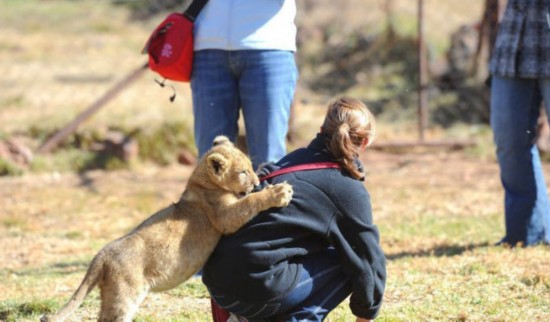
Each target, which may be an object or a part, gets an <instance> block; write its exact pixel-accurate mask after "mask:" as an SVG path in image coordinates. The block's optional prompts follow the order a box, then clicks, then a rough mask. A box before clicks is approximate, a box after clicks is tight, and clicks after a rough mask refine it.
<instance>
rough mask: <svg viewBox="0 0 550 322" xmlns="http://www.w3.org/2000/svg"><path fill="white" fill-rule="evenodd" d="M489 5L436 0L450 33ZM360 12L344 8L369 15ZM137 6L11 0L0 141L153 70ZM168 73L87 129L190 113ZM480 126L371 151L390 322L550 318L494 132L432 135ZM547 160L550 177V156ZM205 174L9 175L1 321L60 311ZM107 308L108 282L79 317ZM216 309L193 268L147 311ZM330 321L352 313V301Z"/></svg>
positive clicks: (187, 314) (152, 170) (308, 119)
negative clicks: (96, 267) (441, 143)
mask: <svg viewBox="0 0 550 322" xmlns="http://www.w3.org/2000/svg"><path fill="white" fill-rule="evenodd" d="M361 1H362V0H361ZM361 1H360V0H356V1H351V0H350V2H349V3H353V4H356V3H359V2H361ZM320 2H322V1H320ZM365 2H368V4H369V5H370V6H371V7H372V8H373V10H371V11H369V10H366V11H365V12H361V13H362V14H361V15H357V14H356V15H353V16H350V19H351V20H358V21H361V18H363V17H365V19H367V18H368V19H371V20H373V19H374V20H376V19H380V18H376V15H375V14H374V13H375V12H380V10H381V4H382V3H383V1H381V0H369V1H365ZM323 3H324V2H323ZM327 3H328V2H327ZM395 3H396V6H397V7H398V8H399V15H398V16H399V19H400V21H401V23H400V24H399V25H400V28H403V30H404V31H407V30H409V31H411V30H413V27H414V24H413V23H412V22H414V10H415V5H414V3H415V2H414V1H407V0H400V1H395ZM480 3H481V1H477V0H468V1H463V2H460V3H459V2H456V3H455V2H441V1H435V0H433V1H426V10H427V15H428V19H429V21H428V26H427V28H428V29H429V30H434V32H435V33H434V36H433V37H434V39H441V41H444V39H446V37H444V36H440V35H439V33H442V35H447V34H448V32H449V31H450V30H452V26H453V25H454V24H458V23H459V22H461V21H466V20H467V21H470V20H471V17H472V15H474V16H477V13H473V14H472V11H474V10H477V9H475V8H476V6H477V7H479V6H480ZM355 8H356V7H354V6H351V5H348V7H346V8H343V9H346V10H349V12H358V10H356V9H355ZM343 9H342V10H343ZM373 12H374V13H373ZM53 13H55V15H54V14H53ZM22 16H25V17H27V19H24V20H22V19H20V17H22ZM126 16H127V13H126V12H125V11H123V10H122V9H120V8H118V9H116V10H113V9H112V8H111V7H109V6H108V2H107V1H101V2H95V1H37V0H29V1H15V0H0V30H1V32H0V70H2V79H1V80H0V138H1V137H2V136H8V135H17V134H18V133H21V132H25V131H27V130H28V129H29V128H39V129H52V128H56V127H59V126H60V125H62V124H64V122H67V121H68V120H70V119H71V118H72V117H73V116H74V115H76V114H77V113H78V112H79V111H81V110H83V109H84V108H85V107H86V106H87V105H88V104H90V103H91V102H92V101H93V100H94V99H95V98H97V96H98V95H101V94H102V93H104V91H105V90H106V89H107V88H109V87H110V86H112V85H113V84H114V83H115V82H116V81H118V80H119V79H121V78H122V77H123V76H124V75H125V74H126V73H128V72H129V71H130V70H132V69H133V68H136V67H137V66H139V65H140V64H141V63H142V62H143V60H144V58H143V57H142V56H139V55H137V52H139V49H140V47H141V45H142V43H143V41H144V39H145V38H146V36H147V33H148V31H149V30H151V28H152V26H153V25H154V22H150V23H147V24H146V25H140V24H128V23H126V20H125V18H126ZM374 20H373V21H374ZM58 21H61V22H62V23H57V22H58ZM407 21H409V22H407ZM113 66H115V67H116V68H114V67H113ZM153 77H154V76H153V75H152V74H150V73H149V74H148V75H147V76H145V77H143V78H142V79H140V80H138V81H137V82H136V83H135V84H133V85H132V86H131V87H130V88H129V89H128V90H127V91H125V92H124V93H123V94H122V95H121V96H119V97H118V98H116V99H115V100H114V101H113V102H111V103H110V104H109V105H108V106H106V107H105V108H104V109H103V110H102V111H100V112H99V113H98V114H97V115H95V116H94V117H93V118H92V119H91V120H90V121H89V122H87V123H86V124H85V125H84V127H87V128H101V127H106V126H112V125H124V124H132V126H147V127H153V126H160V125H162V124H163V123H164V122H166V120H172V121H174V120H189V118H190V117H191V113H190V97H189V90H188V87H187V86H186V85H178V86H177V89H178V94H179V97H178V99H177V100H176V103H175V104H170V103H169V102H168V96H169V94H170V93H169V92H168V91H166V90H162V89H160V88H158V87H156V86H155V85H154V84H153V81H152V79H153ZM67 79H69V81H67ZM297 108H298V113H297V120H296V125H297V128H298V129H299V130H300V131H299V135H298V139H297V142H296V143H293V144H292V147H295V146H299V145H302V144H304V142H305V141H306V139H307V138H308V137H311V135H313V134H314V133H315V132H316V131H317V129H318V126H319V124H320V123H319V116H320V115H322V114H323V113H324V109H323V108H322V107H318V106H314V105H299V106H298V107H297ZM189 121H191V120H189ZM472 136H474V137H476V138H477V139H478V140H479V142H480V143H481V144H480V145H481V147H482V148H476V149H471V150H467V151H458V152H450V151H442V150H425V151H420V150H415V151H412V152H410V153H393V154H391V153H384V152H379V151H370V152H368V153H367V154H366V155H365V156H364V163H365V165H366V168H367V181H366V186H367V188H368V190H369V192H370V193H371V195H372V200H373V207H374V216H375V220H376V222H377V224H378V225H379V228H380V231H381V242H382V246H383V248H384V250H385V251H386V254H387V257H388V282H387V291H386V295H385V303H384V306H383V309H382V311H381V314H380V318H379V320H381V321H547V320H550V271H549V270H548V267H550V256H549V255H550V249H548V247H534V248H529V249H506V248H500V247H494V246H492V244H493V243H494V242H496V241H497V240H498V239H499V238H500V237H501V236H502V234H503V218H502V191H501V187H500V183H499V181H498V168H497V166H496V164H495V162H494V160H493V158H492V151H491V150H492V146H491V144H490V133H488V132H487V130H486V129H483V128H479V129H476V128H472V127H462V128H460V127H459V128H455V129H454V130H453V131H445V132H443V131H442V130H439V129H431V130H430V132H429V133H428V138H429V139H439V138H448V137H459V138H468V137H472ZM415 138H416V132H415V125H414V122H411V123H407V124H381V125H380V135H379V141H380V142H385V141H389V140H398V139H399V140H402V139H410V140H413V139H415ZM33 143H34V144H36V142H31V145H32V144H33ZM31 147H35V146H31ZM487 147H488V148H487ZM544 169H545V172H546V174H547V177H550V166H549V165H548V164H545V165H544ZM191 170H192V169H191V168H189V167H186V166H177V165H173V166H169V167H163V168H161V167H155V166H151V165H146V164H142V165H138V166H136V167H135V168H133V169H132V170H131V171H130V170H126V171H113V172H101V171H95V172H86V173H85V174H82V175H78V174H74V173H66V172H62V171H60V172H56V171H51V172H47V173H41V174H36V173H35V174H30V173H27V174H25V175H23V176H21V177H2V178H0V248H1V249H2V251H1V252H0V263H2V264H1V265H0V320H18V321H27V320H37V317H38V316H39V315H40V313H41V312H44V311H49V310H55V309H57V308H59V307H60V306H61V305H62V304H63V303H64V302H65V301H66V300H67V299H68V298H69V297H70V295H71V293H72V292H73V291H74V290H75V289H76V287H77V286H78V284H79V282H80V280H81V278H82V276H83V274H84V272H85V270H86V267H87V265H88V262H89V261H90V259H91V258H92V256H93V255H94V254H95V253H96V252H97V251H98V250H99V249H100V248H101V247H102V246H103V245H104V244H105V243H107V242H108V241H110V240H112V239H114V238H116V237H118V236H120V235H122V234H124V233H125V232H127V231H128V230H130V229H131V228H132V227H134V226H135V225H136V224H138V223H139V222H140V221H141V220H143V219H144V218H145V217H147V216H148V215H149V214H151V213H153V212H154V211H156V210H158V209H159V208H161V207H164V206H165V205H167V204H168V203H170V202H172V201H175V200H176V199H177V198H178V197H179V194H180V193H181V192H182V191H183V189H184V187H185V184H186V180H187V178H188V176H189V174H190V171H191ZM98 304H99V303H98V293H97V291H95V292H93V293H92V294H91V297H90V298H89V299H88V300H87V301H86V302H85V303H84V305H83V307H82V308H81V309H80V310H79V311H78V313H77V314H76V315H75V317H74V318H73V319H72V321H81V320H93V319H94V318H95V316H96V313H97V309H98ZM209 317H210V315H209V306H208V298H207V294H206V291H205V289H204V286H203V285H202V284H201V282H200V280H199V279H193V280H191V281H189V282H188V283H185V284H183V285H182V286H180V287H178V288H176V289H174V290H171V291H169V292H166V293H161V294H152V295H150V296H149V297H148V298H147V300H146V302H145V303H144V304H143V305H142V307H141V310H140V313H139V316H138V318H137V320H138V321H208V320H209ZM328 320H330V321H351V320H352V317H351V315H350V313H349V310H348V309H347V307H346V304H345V303H344V304H342V305H341V306H340V307H339V308H338V309H337V310H336V311H335V312H333V313H332V314H331V315H330V317H329V319H328Z"/></svg>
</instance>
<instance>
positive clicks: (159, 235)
mask: <svg viewBox="0 0 550 322" xmlns="http://www.w3.org/2000/svg"><path fill="white" fill-rule="evenodd" d="M258 183H259V181H258V177H257V176H256V174H255V173H254V171H253V169H252V165H251V163H250V160H249V159H248V158H247V157H246V156H245V155H244V154H243V153H242V152H241V151H239V150H238V149H236V148H235V147H234V146H233V144H231V143H230V142H229V140H227V138H225V137H218V138H216V140H215V141H214V147H213V148H212V149H211V150H210V151H209V152H208V153H207V154H206V155H205V156H204V157H203V158H202V159H201V160H200V161H199V164H198V165H197V168H196V169H195V171H194V172H193V173H192V174H191V177H190V178H189V182H188V184H187V188H186V189H185V191H184V192H183V194H182V196H181V199H180V200H179V201H178V202H177V203H176V204H172V205H170V206H168V207H167V208H165V209H163V210H160V211H159V212H157V213H155V214H153V215H152V216H151V217H149V218H148V219H147V220H145V221H144V222H143V223H141V224H140V225H139V226H138V227H137V228H135V229H134V230H133V231H131V232H130V233H129V234H127V235H126V236H123V237H121V238H119V239H117V240H115V241H113V242H111V243H109V244H107V245H106V246H105V247H104V248H103V249H101V250H100V251H99V253H98V254H97V255H96V256H95V258H94V259H93V260H92V262H91V264H90V267H89V268H88V271H87V273H86V276H85V277H84V280H83V281H82V283H81V285H80V287H79V288H78V289H77V291H76V292H75V293H74V295H73V296H72V298H71V299H70V300H69V302H68V303H67V304H66V305H65V306H64V307H63V308H62V309H61V310H60V311H59V312H57V314H55V315H53V316H49V317H48V316H43V317H42V318H41V321H43V322H44V321H63V320H65V319H66V318H67V317H68V316H69V315H70V314H71V313H72V312H73V311H75V310H76V309H77V308H78V306H79V305H80V304H81V303H82V301H83V300H84V298H85V297H86V295H88V293H89V292H90V291H91V290H92V289H93V288H94V287H95V285H98V286H99V289H100V292H101V311H100V316H99V321H104V322H107V321H109V322H111V321H131V320H132V317H133V316H134V315H135V313H136V311H137V309H138V306H139V305H140V303H141V302H142V301H143V299H144V298H145V296H146V295H147V293H148V292H149V291H163V290H167V289H171V288H173V287H176V286H177V285H179V284H181V283H183V282H184V281H186V280H187V279H189V278H190V277H191V276H193V275H194V274H195V273H196V272H197V271H198V270H199V269H201V267H202V266H203V265H204V264H205V263H206V260H207V259H208V257H209V256H210V254H211V253H212V251H213V250H214V247H215V246H216V244H217V242H218V240H219V239H220V237H221V236H222V234H230V233H233V232H235V231H236V230H238V229H239V228H240V227H241V226H243V225H244V224H245V223H246V222H248V221H249V220H250V219H251V218H252V217H253V216H254V215H256V214H257V213H258V212H260V211H262V210H266V209H268V208H271V207H284V206H286V205H288V203H289V202H290V199H291V198H292V187H291V186H290V185H289V184H286V183H283V184H277V185H273V186H268V187H267V188H265V189H263V190H262V191H259V192H255V193H251V191H252V189H253V187H254V186H255V185H257V184H258Z"/></svg>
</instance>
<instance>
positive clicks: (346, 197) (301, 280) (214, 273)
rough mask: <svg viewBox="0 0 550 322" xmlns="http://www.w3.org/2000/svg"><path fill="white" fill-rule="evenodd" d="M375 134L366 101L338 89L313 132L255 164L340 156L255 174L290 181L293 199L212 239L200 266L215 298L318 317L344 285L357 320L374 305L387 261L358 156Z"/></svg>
mask: <svg viewBox="0 0 550 322" xmlns="http://www.w3.org/2000/svg"><path fill="white" fill-rule="evenodd" d="M374 136H375V122H374V118H373V116H372V114H371V113H370V112H369V110H368V109H367V107H366V106H365V105H364V104H363V103H362V102H360V101H359V100H356V99H353V98H346V97H344V98H340V99H339V100H337V101H335V102H334V103H332V104H330V105H329V107H328V112H327V115H326V117H325V120H324V123H323V125H322V127H321V131H320V133H318V134H317V136H316V138H315V139H314V140H313V141H311V143H310V144H309V145H308V146H307V147H306V148H301V149H298V150H296V151H294V152H291V153H290V154H288V155H286V156H285V157H283V158H282V159H281V160H280V161H278V162H277V163H275V164H268V165H265V166H264V167H263V168H261V169H260V170H259V171H258V172H259V176H260V179H261V178H262V177H264V176H269V175H270V174H272V173H274V172H275V171H277V170H279V169H283V168H289V167H292V166H296V165H304V164H311V163H323V162H332V164H333V165H334V163H337V166H339V167H338V168H322V169H314V170H311V169H310V170H307V171H305V170H303V171H294V172H289V173H285V174H281V175H277V176H274V177H271V178H269V179H267V180H265V181H263V182H262V184H263V185H267V184H275V183H278V182H283V181H286V182H288V183H290V184H291V185H292V186H293V189H294V194H293V199H292V201H291V202H290V205H289V206H287V207H284V208H272V209H269V210H267V211H264V212H262V213H260V214H258V215H257V216H256V217H255V218H254V219H252V221H250V222H249V223H248V224H247V225H245V226H244V227H243V228H241V229H240V230H239V231H237V232H236V233H235V234H233V235H230V236H225V237H223V238H222V240H221V241H220V242H219V243H218V246H217V247H216V249H215V250H214V252H213V254H212V255H211V256H210V259H209V260H208V262H207V264H206V265H205V267H204V269H203V273H202V280H203V282H204V284H205V285H206V286H207V288H208V290H209V292H210V294H211V296H212V298H213V300H214V301H215V303H216V304H217V305H219V306H220V307H222V308H223V309H225V310H227V311H230V312H232V313H233V314H235V315H237V316H240V317H241V318H244V319H243V320H245V321H321V320H323V319H324V318H325V317H326V316H327V314H328V313H329V312H330V311H331V310H333V309H334V308H336V307H337V306H338V305H339V304H340V303H341V302H342V301H344V300H345V299H346V298H347V297H348V296H349V295H350V294H351V298H350V309H351V311H352V312H353V314H354V315H355V316H356V317H357V321H369V320H371V319H374V318H375V317H376V316H377V315H378V312H379V310H380V307H381V304H382V298H383V295H384V288H385V280H386V263H385V256H384V253H383V251H382V249H381V247H380V244H379V233H378V229H377V227H376V226H375V225H374V224H373V218H372V209H371V203H370V196H369V193H368V192H367V190H366V188H365V186H364V182H363V181H364V171H363V167H362V165H361V163H360V161H359V160H358V156H359V152H360V151H362V150H364V149H365V148H366V147H367V146H368V145H369V144H371V143H372V141H373V139H374Z"/></svg>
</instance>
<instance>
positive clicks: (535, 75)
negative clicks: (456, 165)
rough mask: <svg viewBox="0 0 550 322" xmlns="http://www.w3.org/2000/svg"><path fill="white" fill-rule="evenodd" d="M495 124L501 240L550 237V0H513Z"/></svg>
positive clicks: (500, 53)
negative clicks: (549, 123)
mask: <svg viewBox="0 0 550 322" xmlns="http://www.w3.org/2000/svg"><path fill="white" fill-rule="evenodd" d="M490 71H491V74H492V81H491V127H492V128H493V132H494V141H495V144H496V148H497V157H498V162H499V165H500V175H501V180H502V185H503V187H504V192H505V196H504V208H505V225H506V235H505V236H504V238H503V239H502V241H501V242H500V243H502V244H508V245H511V246H514V245H516V244H518V243H520V244H522V245H524V246H530V245H535V244H539V243H546V244H548V243H550V203H549V200H548V192H547V190H546V183H545V180H544V175H543V172H542V167H541V161H540V158H539V152H538V149H537V146H536V144H535V141H536V136H537V119H538V117H539V113H540V104H541V102H544V106H545V108H546V114H547V115H549V116H550V0H509V1H508V5H507V7H506V11H505V12H504V16H503V18H502V21H501V23H500V26H499V31H498V35H497V39H496V43H495V48H494V51H493V54H492V57H491V62H490Z"/></svg>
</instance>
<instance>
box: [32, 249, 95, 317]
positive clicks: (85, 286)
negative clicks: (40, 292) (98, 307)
mask: <svg viewBox="0 0 550 322" xmlns="http://www.w3.org/2000/svg"><path fill="white" fill-rule="evenodd" d="M102 254H103V253H102V252H100V253H99V254H97V256H96V257H94V259H93V260H92V262H91V263H90V266H89V267H88V271H87V272H86V275H85V276H84V279H83V280H82V283H80V286H79V287H78V289H77V290H76V292H74V294H73V296H72V297H71V299H70V300H69V302H67V304H65V306H63V307H62V308H61V309H60V310H59V311H58V312H57V313H56V314H55V315H51V316H47V315H42V316H41V317H40V321H41V322H62V321H64V320H65V319H66V318H67V317H69V315H71V314H72V313H73V312H74V311H75V310H76V309H77V308H78V307H79V306H80V304H82V302H83V301H84V299H85V298H86V296H88V294H89V293H90V292H91V291H92V290H93V289H94V287H95V286H96V285H97V282H98V281H99V279H100V278H101V276H102V274H103V262H104V259H103V256H102Z"/></svg>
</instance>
